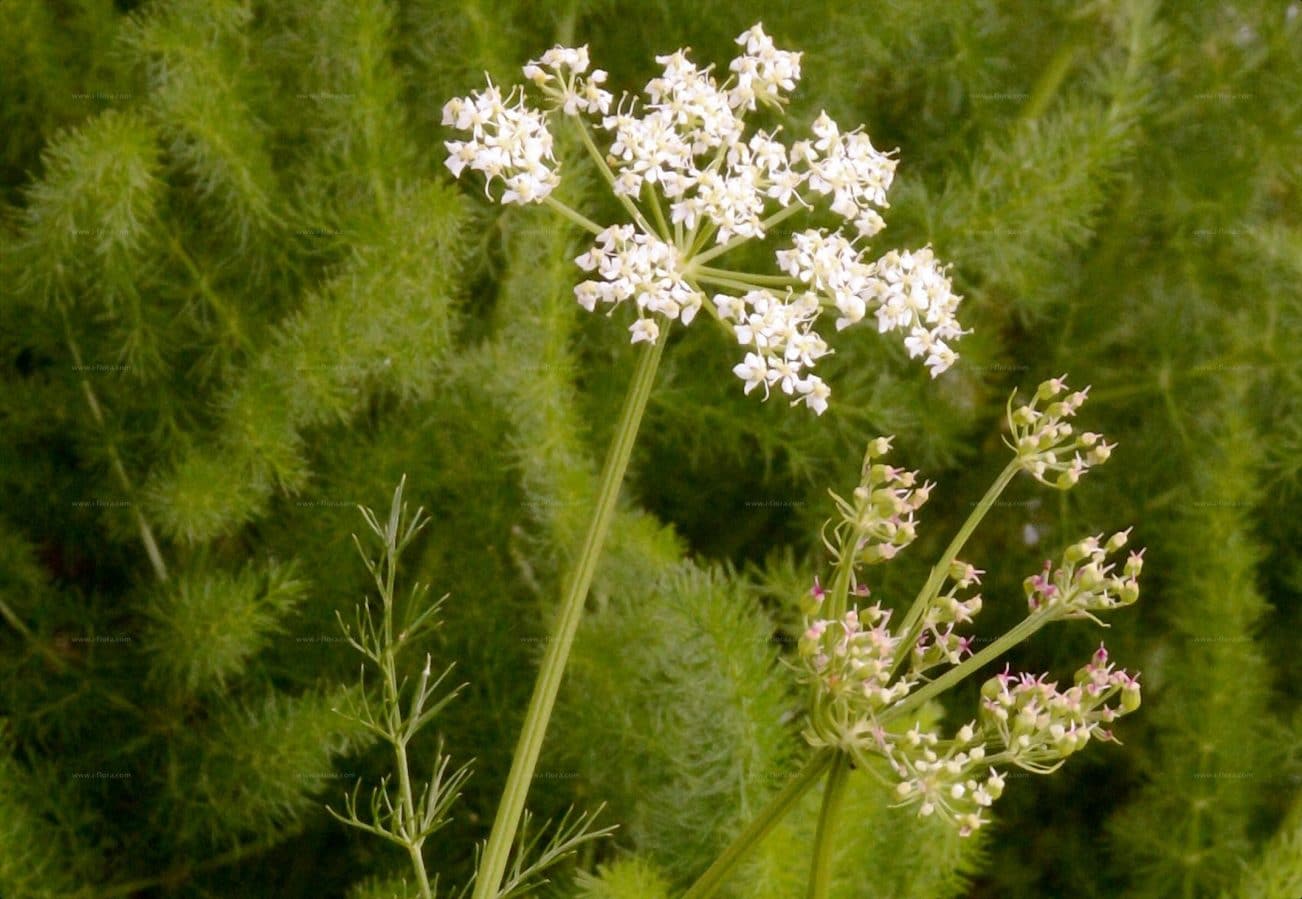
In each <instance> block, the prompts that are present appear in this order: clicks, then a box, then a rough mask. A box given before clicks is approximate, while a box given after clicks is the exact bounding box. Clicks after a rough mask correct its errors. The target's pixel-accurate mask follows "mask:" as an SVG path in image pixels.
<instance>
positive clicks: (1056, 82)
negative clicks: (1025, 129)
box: [1022, 44, 1081, 121]
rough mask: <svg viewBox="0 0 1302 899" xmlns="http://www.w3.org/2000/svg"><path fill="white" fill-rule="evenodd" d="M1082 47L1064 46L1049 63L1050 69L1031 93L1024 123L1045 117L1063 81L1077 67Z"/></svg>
mask: <svg viewBox="0 0 1302 899" xmlns="http://www.w3.org/2000/svg"><path fill="white" fill-rule="evenodd" d="M1080 49H1081V48H1080V47H1079V46H1078V45H1076V44H1064V45H1063V46H1062V47H1061V48H1060V49H1059V50H1058V52H1057V53H1056V54H1055V55H1054V57H1053V59H1051V60H1050V61H1049V65H1048V67H1046V68H1045V70H1044V72H1043V74H1041V75H1040V80H1039V82H1038V83H1037V84H1036V85H1035V89H1034V90H1033V91H1032V92H1031V97H1030V99H1028V100H1027V101H1026V106H1025V107H1023V109H1022V119H1023V121H1030V120H1032V119H1038V118H1039V117H1040V116H1042V115H1044V111H1045V110H1046V109H1048V107H1049V103H1050V102H1051V101H1052V100H1053V98H1054V95H1055V94H1057V93H1058V88H1060V87H1061V86H1062V82H1063V79H1065V78H1066V77H1067V73H1068V72H1070V71H1071V67H1072V66H1073V65H1075V63H1076V59H1077V57H1078V56H1079V55H1080Z"/></svg>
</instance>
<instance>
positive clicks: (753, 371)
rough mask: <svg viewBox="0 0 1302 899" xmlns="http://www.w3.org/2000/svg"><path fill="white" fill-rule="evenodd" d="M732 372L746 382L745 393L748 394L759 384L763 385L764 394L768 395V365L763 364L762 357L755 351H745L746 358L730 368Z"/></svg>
mask: <svg viewBox="0 0 1302 899" xmlns="http://www.w3.org/2000/svg"><path fill="white" fill-rule="evenodd" d="M732 372H733V374H735V375H736V376H737V377H739V378H741V379H742V380H743V381H745V382H746V393H747V394H749V393H750V392H751V391H752V390H754V389H755V388H756V387H758V386H759V385H761V384H763V385H764V395H765V396H768V392H769V386H768V385H769V381H768V366H766V365H765V364H764V359H763V357H761V356H759V355H757V354H755V353H747V354H746V360H745V361H744V362H741V363H739V364H737V365H734V366H733V368H732Z"/></svg>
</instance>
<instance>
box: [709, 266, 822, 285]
mask: <svg viewBox="0 0 1302 899" xmlns="http://www.w3.org/2000/svg"><path fill="white" fill-rule="evenodd" d="M693 270H694V271H695V272H697V273H698V274H699V275H700V277H701V278H732V279H733V280H735V281H748V282H750V283H751V284H753V285H755V286H756V287H762V286H768V287H804V288H808V287H809V285H808V284H806V283H805V282H804V281H801V280H800V279H799V278H793V277H791V276H790V275H756V274H752V273H751V272H734V271H731V270H729V269H726V268H711V267H710V266H708V265H698V266H695V267H694V269H693Z"/></svg>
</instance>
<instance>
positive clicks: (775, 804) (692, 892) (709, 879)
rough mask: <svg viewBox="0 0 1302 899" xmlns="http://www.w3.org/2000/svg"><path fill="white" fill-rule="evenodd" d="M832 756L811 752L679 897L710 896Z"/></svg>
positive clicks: (833, 753)
mask: <svg viewBox="0 0 1302 899" xmlns="http://www.w3.org/2000/svg"><path fill="white" fill-rule="evenodd" d="M835 758H836V750H834V749H823V750H820V751H819V752H817V753H815V754H814V756H813V757H812V758H811V759H810V760H809V761H808V762H807V763H806V764H805V767H804V768H802V769H801V771H800V773H799V774H797V775H796V776H795V778H794V779H793V780H792V781H791V783H789V784H787V785H786V786H785V787H783V788H782V792H781V793H778V795H776V796H774V797H773V798H772V799H771V800H769V804H768V805H766V806H764V808H763V809H762V810H761V811H760V813H759V814H758V815H756V816H755V818H754V819H753V820H752V821H751V822H750V823H749V824H747V825H746V829H745V830H743V831H742V832H741V833H740V834H738V835H737V838H736V839H735V840H733V841H732V843H731V844H730V845H729V846H728V848H727V849H725V850H724V851H723V853H722V854H720V855H719V857H718V858H716V859H715V860H714V863H713V864H712V865H710V867H709V868H707V869H706V870H705V873H704V874H702V875H701V876H700V877H698V878H697V879H696V882H695V883H694V884H692V886H691V888H690V889H689V890H688V891H687V892H686V893H684V894H683V899H706V897H707V896H713V895H714V892H715V890H717V889H718V888H719V887H720V886H722V885H723V881H724V878H725V877H727V876H728V874H730V873H731V872H732V869H733V868H735V867H736V866H737V863H738V862H740V861H741V859H742V857H743V856H744V855H745V854H746V853H747V852H748V851H749V850H750V849H751V848H752V847H753V846H756V845H758V844H759V843H760V841H762V840H763V839H764V838H765V837H766V836H768V834H769V831H771V830H772V829H773V828H774V826H776V825H777V823H778V822H779V821H781V820H782V818H783V817H784V816H785V815H786V813H787V812H788V811H790V810H791V809H792V807H794V806H795V804H796V802H798V801H799V800H800V798H801V797H802V796H804V795H805V793H807V792H809V790H810V788H812V787H813V786H814V784H816V783H817V782H818V779H819V778H820V777H822V776H823V772H824V771H826V770H827V769H828V767H829V766H831V764H832V762H833V761H834V760H835Z"/></svg>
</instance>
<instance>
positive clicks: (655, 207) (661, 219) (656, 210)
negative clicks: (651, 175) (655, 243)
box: [642, 184, 673, 243]
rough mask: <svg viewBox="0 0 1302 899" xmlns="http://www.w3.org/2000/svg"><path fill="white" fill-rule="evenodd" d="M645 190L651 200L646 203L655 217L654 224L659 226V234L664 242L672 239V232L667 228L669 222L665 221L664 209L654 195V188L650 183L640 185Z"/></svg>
mask: <svg viewBox="0 0 1302 899" xmlns="http://www.w3.org/2000/svg"><path fill="white" fill-rule="evenodd" d="M642 186H643V187H644V188H645V189H646V192H647V193H648V194H649V195H650V196H651V202H650V203H648V204H647V205H648V206H650V207H651V214H652V215H653V216H654V217H655V220H656V224H657V225H658V226H660V236H661V237H662V238H664V240H665V242H666V243H667V242H669V241H671V240H673V232H672V231H670V230H669V223H668V222H666V221H665V211H664V210H663V209H661V208H660V198H659V197H658V196H656V189H655V187H654V186H653V185H651V184H644V185H642Z"/></svg>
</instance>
